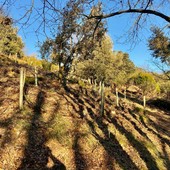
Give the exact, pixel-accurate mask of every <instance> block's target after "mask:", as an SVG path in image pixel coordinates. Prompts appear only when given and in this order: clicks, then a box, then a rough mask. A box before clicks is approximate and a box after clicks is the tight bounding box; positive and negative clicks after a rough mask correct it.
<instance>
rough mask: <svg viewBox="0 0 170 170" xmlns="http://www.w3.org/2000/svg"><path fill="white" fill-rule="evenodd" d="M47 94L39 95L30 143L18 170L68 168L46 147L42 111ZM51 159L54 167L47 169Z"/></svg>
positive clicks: (29, 132) (60, 169)
mask: <svg viewBox="0 0 170 170" xmlns="http://www.w3.org/2000/svg"><path fill="white" fill-rule="evenodd" d="M44 98H45V92H43V91H40V92H39V93H38V95H37V100H36V105H35V106H34V108H33V109H34V113H33V117H32V120H31V124H30V128H29V130H28V143H27V146H26V148H25V152H24V158H23V159H22V163H21V165H20V167H19V168H18V170H28V169H29V170H55V169H56V170H65V169H66V167H65V166H64V164H63V163H61V162H60V161H59V160H58V159H57V158H55V156H54V155H53V154H52V152H51V150H50V148H49V147H47V146H45V143H46V141H47V139H46V134H45V133H46V127H45V124H44V123H43V122H42V121H41V109H42V106H43V104H44ZM49 159H51V160H52V162H53V164H54V166H53V167H51V168H48V167H47V163H48V160H49Z"/></svg>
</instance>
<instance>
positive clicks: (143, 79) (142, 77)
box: [131, 72, 159, 108]
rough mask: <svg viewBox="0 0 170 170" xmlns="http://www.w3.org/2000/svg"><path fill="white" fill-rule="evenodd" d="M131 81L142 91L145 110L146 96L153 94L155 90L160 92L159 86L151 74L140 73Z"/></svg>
mask: <svg viewBox="0 0 170 170" xmlns="http://www.w3.org/2000/svg"><path fill="white" fill-rule="evenodd" d="M131 81H133V84H134V85H136V86H138V87H139V88H140V89H141V90H142V93H143V106H144V108H145V106H146V96H147V95H148V94H149V93H151V94H153V92H155V90H159V86H158V84H157V83H156V81H155V79H154V77H153V76H152V75H151V74H149V73H145V72H140V73H138V74H137V75H135V76H133V77H131Z"/></svg>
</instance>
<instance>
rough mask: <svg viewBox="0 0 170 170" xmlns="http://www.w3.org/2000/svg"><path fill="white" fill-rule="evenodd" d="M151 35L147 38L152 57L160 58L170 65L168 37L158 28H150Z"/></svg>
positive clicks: (169, 40)
mask: <svg viewBox="0 0 170 170" xmlns="http://www.w3.org/2000/svg"><path fill="white" fill-rule="evenodd" d="M152 32H153V33H152V36H151V37H150V39H149V48H150V50H152V51H153V53H152V54H153V57H155V58H160V60H161V61H162V62H163V63H166V64H168V65H170V39H169V37H166V36H165V35H164V33H163V32H162V31H161V29H160V28H157V27H154V28H152Z"/></svg>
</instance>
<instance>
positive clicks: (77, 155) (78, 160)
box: [73, 134, 87, 170]
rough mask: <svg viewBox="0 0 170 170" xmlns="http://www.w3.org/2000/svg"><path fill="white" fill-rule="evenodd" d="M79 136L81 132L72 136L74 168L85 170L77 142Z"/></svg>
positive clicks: (84, 163)
mask: <svg viewBox="0 0 170 170" xmlns="http://www.w3.org/2000/svg"><path fill="white" fill-rule="evenodd" d="M80 137H81V134H76V135H75V138H74V144H73V150H74V154H75V165H76V170H85V169H86V167H87V165H86V162H85V159H84V156H83V154H82V153H81V152H80V151H81V147H80V145H79V143H78V141H79V138H80Z"/></svg>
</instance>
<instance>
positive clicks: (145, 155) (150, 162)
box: [107, 113, 158, 170]
mask: <svg viewBox="0 0 170 170" xmlns="http://www.w3.org/2000/svg"><path fill="white" fill-rule="evenodd" d="M107 117H108V119H109V120H110V122H111V123H113V124H114V125H115V126H116V128H117V129H118V130H119V132H121V133H122V134H124V135H125V136H126V138H127V139H128V141H129V142H130V143H131V145H132V146H133V147H134V148H135V149H136V150H137V151H138V153H139V154H140V157H141V158H142V159H143V160H144V161H145V163H146V166H147V167H148V169H154V170H158V167H157V164H156V161H155V159H154V158H153V157H152V155H151V153H150V152H149V151H148V149H147V148H146V147H145V146H144V144H143V143H141V142H139V141H138V140H137V139H135V137H134V136H133V134H132V133H131V132H129V131H127V130H125V129H124V127H123V126H121V125H120V124H119V123H118V122H117V120H116V118H111V116H110V115H109V113H108V114H107Z"/></svg>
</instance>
